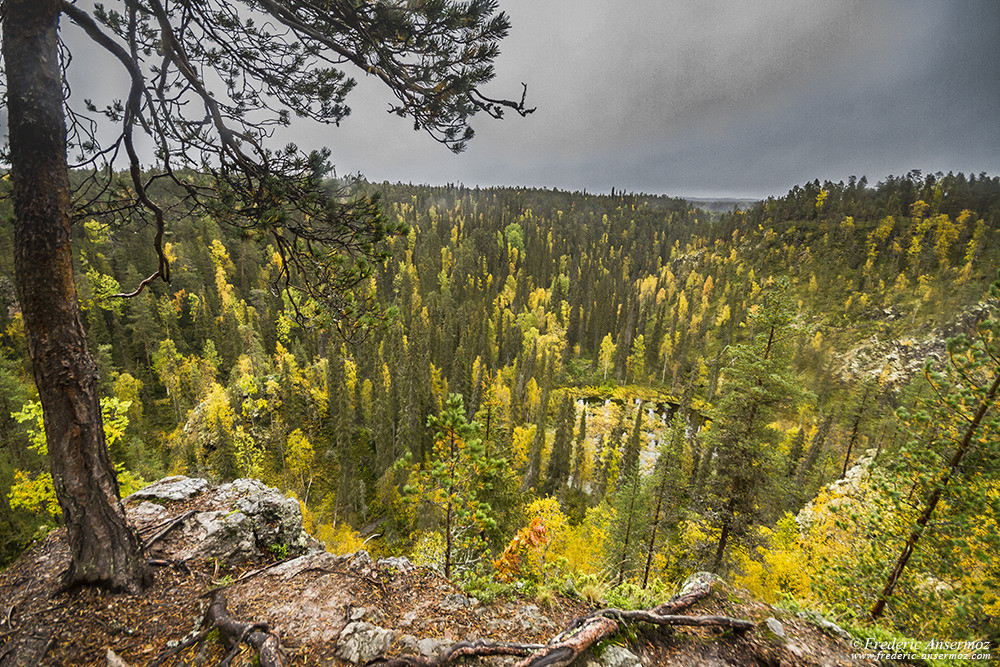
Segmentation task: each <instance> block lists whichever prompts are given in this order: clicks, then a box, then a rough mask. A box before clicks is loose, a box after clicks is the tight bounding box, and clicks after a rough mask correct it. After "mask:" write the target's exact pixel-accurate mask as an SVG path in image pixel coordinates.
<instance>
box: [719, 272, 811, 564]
mask: <svg viewBox="0 0 1000 667" xmlns="http://www.w3.org/2000/svg"><path fill="white" fill-rule="evenodd" d="M786 289H787V284H786V283H784V282H779V283H775V284H773V285H770V286H769V287H768V288H767V289H766V290H765V291H764V292H763V293H762V299H761V302H760V303H758V304H756V305H755V306H754V307H753V308H752V309H751V311H750V315H749V317H748V320H747V325H748V326H749V327H750V328H751V330H752V332H753V333H752V338H751V340H750V341H749V342H748V343H745V344H742V345H736V346H733V347H731V348H730V349H729V352H728V355H727V357H728V360H727V365H726V369H725V372H724V373H725V374H724V383H723V386H722V388H721V399H720V400H719V402H718V403H717V404H716V406H715V409H714V410H713V415H712V417H713V421H712V430H711V435H710V437H711V445H712V448H713V449H714V451H715V454H716V461H715V471H714V472H715V474H714V476H713V477H712V479H711V482H712V488H711V492H712V498H711V500H710V505H711V507H712V509H713V511H714V512H715V513H716V515H717V516H718V517H719V519H718V521H719V530H720V532H719V541H718V544H717V546H716V551H715V557H714V559H713V561H712V565H711V568H712V571H713V572H717V571H718V570H719V568H720V567H721V566H722V563H723V560H724V557H725V554H726V549H727V547H728V546H729V542H730V541H731V540H738V541H742V540H744V539H745V538H746V537H748V536H749V535H750V533H751V529H752V528H753V526H754V525H755V524H757V523H758V522H759V521H760V520H761V518H762V516H763V513H762V509H761V508H762V506H764V505H766V503H767V500H766V499H767V498H768V497H769V496H770V495H771V491H772V489H773V483H774V469H773V467H774V466H773V462H772V452H773V448H774V446H775V445H776V443H777V439H778V433H777V431H776V430H775V429H774V428H772V427H771V425H770V424H771V422H772V421H773V420H774V418H775V416H776V415H777V414H778V412H779V411H780V410H781V409H782V408H784V407H786V406H788V405H790V404H791V403H792V402H793V400H794V398H795V397H796V396H797V395H798V394H799V393H800V390H799V388H798V386H797V385H796V382H795V379H794V377H793V376H792V375H791V371H790V370H789V354H788V351H787V350H786V349H785V347H786V346H785V342H786V338H787V336H788V334H789V329H790V326H791V324H792V308H791V304H790V300H789V298H788V296H787V295H786V293H785V291H786Z"/></svg>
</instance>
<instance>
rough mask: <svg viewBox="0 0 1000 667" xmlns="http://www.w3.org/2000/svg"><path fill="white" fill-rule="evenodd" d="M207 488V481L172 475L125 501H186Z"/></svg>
mask: <svg viewBox="0 0 1000 667" xmlns="http://www.w3.org/2000/svg"><path fill="white" fill-rule="evenodd" d="M207 488H208V480H207V479H203V478H201V477H185V476H184V475H174V476H173V477H164V478H163V479H161V480H159V481H157V482H153V483H152V484H150V485H149V486H147V487H145V488H143V489H139V490H138V491H136V492H135V493H133V494H132V495H130V496H129V497H128V498H126V500H187V499H188V498H193V497H194V496H196V495H198V494H199V493H201V492H202V491H204V490H205V489H207Z"/></svg>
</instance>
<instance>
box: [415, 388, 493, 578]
mask: <svg viewBox="0 0 1000 667" xmlns="http://www.w3.org/2000/svg"><path fill="white" fill-rule="evenodd" d="M427 426H428V428H431V429H434V430H435V433H434V449H433V453H432V455H431V457H430V458H429V459H428V460H427V461H425V462H423V463H416V462H414V460H413V457H412V455H408V456H407V457H405V458H404V459H402V460H401V467H402V469H403V470H404V471H405V472H406V474H407V481H406V486H405V487H404V490H403V491H404V495H403V499H404V502H405V503H406V504H408V505H411V506H421V507H423V508H424V509H425V510H426V509H430V510H431V511H432V512H433V513H434V514H435V515H436V517H435V518H436V519H437V520H438V522H439V523H440V524H441V531H442V535H443V538H444V553H443V561H442V565H443V569H444V574H445V576H446V577H450V576H451V575H452V570H453V568H455V569H456V570H457V571H458V572H464V571H467V570H469V569H472V568H474V567H475V565H476V564H477V563H478V562H479V561H480V560H481V559H482V556H483V553H482V552H483V550H484V548H485V545H484V544H483V541H484V538H483V534H484V531H486V530H488V529H490V528H492V527H494V526H495V520H494V518H493V516H492V508H491V507H490V506H489V503H486V502H484V501H482V500H480V499H479V489H480V488H482V483H483V480H484V479H485V478H487V477H488V476H490V475H492V474H493V473H494V471H495V469H496V468H497V467H498V466H499V465H500V461H499V460H498V459H493V458H490V457H488V455H487V453H486V450H485V448H484V446H483V442H482V440H481V439H480V438H479V437H478V436H479V428H480V427H479V424H478V423H477V422H474V421H473V422H469V421H467V420H466V418H465V406H464V402H463V400H462V397H461V396H459V395H458V394H450V395H449V396H448V399H447V401H446V402H445V406H444V409H443V410H442V412H441V414H440V415H439V416H434V415H431V416H430V417H429V418H428V419H427Z"/></svg>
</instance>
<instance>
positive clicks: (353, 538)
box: [316, 523, 364, 554]
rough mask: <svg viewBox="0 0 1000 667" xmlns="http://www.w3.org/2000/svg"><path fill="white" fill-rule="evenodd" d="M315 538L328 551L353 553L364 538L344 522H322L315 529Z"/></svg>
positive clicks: (361, 544)
mask: <svg viewBox="0 0 1000 667" xmlns="http://www.w3.org/2000/svg"><path fill="white" fill-rule="evenodd" d="M316 539H318V540H319V541H320V542H322V543H323V544H325V545H326V548H327V550H328V551H330V552H331V553H335V554H350V553H354V552H355V551H358V550H359V549H361V547H362V546H363V545H364V540H363V539H361V535H360V534H359V533H358V531H356V530H354V529H353V528H351V527H350V526H349V525H347V524H346V523H340V524H338V525H336V526H334V525H333V524H329V523H324V524H323V525H321V526H320V527H319V528H318V529H317V530H316Z"/></svg>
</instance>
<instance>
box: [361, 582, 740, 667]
mask: <svg viewBox="0 0 1000 667" xmlns="http://www.w3.org/2000/svg"><path fill="white" fill-rule="evenodd" d="M711 592H712V587H711V584H710V583H709V584H707V585H702V586H699V587H697V588H695V589H694V590H692V591H690V592H689V593H686V594H685V595H683V596H680V597H676V598H674V599H673V600H670V601H669V602H665V603H663V604H661V605H658V606H656V607H653V608H652V609H645V610H636V611H626V610H622V609H599V610H597V611H595V612H593V613H591V614H588V615H587V616H584V617H582V618H578V619H577V620H575V621H574V622H573V623H572V624H571V625H570V626H569V627H568V628H566V629H565V630H563V631H562V632H560V633H559V634H558V635H556V636H555V637H553V638H552V639H551V640H549V643H548V644H546V645H545V646H537V645H535V646H532V645H529V644H510V643H502V642H497V643H492V642H476V643H475V644H472V643H469V642H459V643H458V644H454V645H453V646H451V647H450V648H449V649H448V650H447V651H445V652H444V653H442V654H441V655H440V656H438V657H436V658H428V657H425V656H417V655H403V656H398V657H395V658H390V659H388V660H385V659H382V658H379V659H376V660H373V661H371V662H369V663H368V664H369V665H376V664H378V665H381V666H382V667H443V666H444V665H447V664H449V663H451V662H452V661H454V660H456V659H458V658H462V657H469V656H487V655H514V656H522V657H523V658H524V659H523V660H521V661H520V662H518V663H517V664H516V665H515V666H514V667H566V666H567V665H570V664H572V662H573V661H574V660H576V659H577V658H578V657H580V655H581V654H582V653H583V652H584V651H586V650H587V649H588V648H590V647H591V646H593V645H594V644H596V643H598V642H599V641H601V640H603V639H606V638H608V637H611V636H612V635H614V634H616V633H617V632H618V631H619V630H620V629H621V628H622V626H623V625H624V624H627V623H650V624H652V625H659V626H670V625H687V626H702V627H705V626H711V627H720V628H729V629H732V630H735V631H737V632H746V631H747V630H752V629H753V628H754V627H756V624H755V623H753V622H752V621H747V620H743V619H738V618H730V617H729V616H684V615H678V614H677V613H676V612H678V611H683V610H684V609H687V608H688V607H690V606H691V605H693V604H694V603H695V602H697V601H698V600H701V599H702V598H705V597H707V596H708V595H709V593H711Z"/></svg>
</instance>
